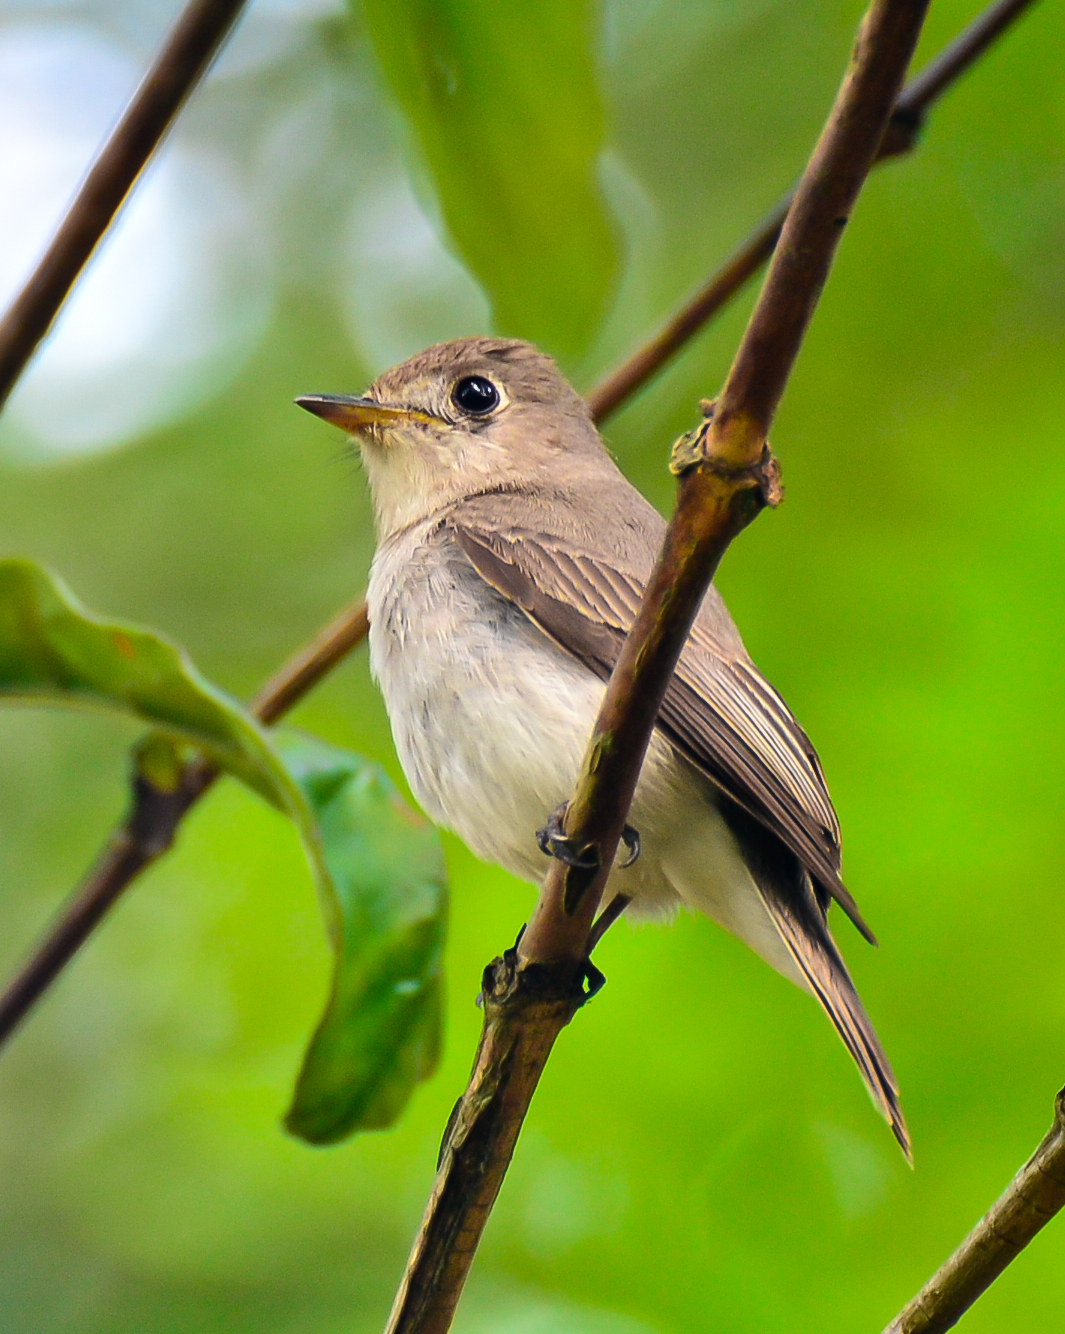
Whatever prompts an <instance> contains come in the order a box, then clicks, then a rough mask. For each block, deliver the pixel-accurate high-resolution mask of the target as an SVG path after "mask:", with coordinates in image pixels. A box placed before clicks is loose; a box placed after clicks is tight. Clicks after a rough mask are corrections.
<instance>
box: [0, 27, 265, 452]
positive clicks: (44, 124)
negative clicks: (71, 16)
mask: <svg viewBox="0 0 1065 1334" xmlns="http://www.w3.org/2000/svg"><path fill="white" fill-rule="evenodd" d="M140 73H141V70H140V68H139V66H138V65H137V63H136V62H135V61H133V60H132V59H131V58H130V57H128V56H127V55H126V54H125V53H124V52H123V51H122V50H121V49H120V48H119V47H117V46H116V45H114V44H113V43H111V42H109V41H108V40H107V39H105V38H104V37H102V36H101V35H100V34H99V33H97V32H94V31H93V30H92V29H91V28H88V27H75V26H68V25H63V26H59V25H55V26H52V25H45V24H41V25H32V26H31V25H18V26H11V27H8V28H7V29H0V199H3V200H4V201H5V202H4V207H3V208H2V210H0V302H2V303H3V304H6V303H7V302H8V301H10V299H11V298H12V297H13V296H14V295H15V293H16V292H17V291H18V289H19V287H20V286H21V284H22V283H23V282H24V281H25V279H26V277H27V276H28V275H29V273H30V272H31V270H32V268H33V265H34V264H35V263H36V261H37V259H38V257H39V256H40V254H41V252H42V250H43V248H44V247H45V245H46V244H47V242H48V240H49V238H50V237H51V234H52V231H53V229H54V228H55V226H56V224H57V223H58V221H59V219H60V218H61V216H62V214H63V211H64V209H65V207H66V205H67V203H68V202H69V200H70V198H71V196H72V194H73V192H74V190H75V188H76V186H77V184H78V181H79V180H80V178H81V177H82V175H83V174H84V171H85V169H86V166H87V165H88V163H89V161H90V160H91V158H92V156H93V154H94V152H95V151H96V149H97V147H98V146H99V144H100V142H101V140H102V139H103V137H104V135H105V134H106V132H107V130H108V129H109V128H110V126H111V125H112V124H113V122H114V120H115V119H116V117H117V115H118V114H119V112H120V110H121V108H122V107H123V105H124V104H125V102H126V100H127V98H128V97H129V95H130V93H131V92H132V90H133V88H134V87H135V86H136V83H137V81H138V78H139V76H140ZM269 308H270V284H269V282H268V272H267V263H266V255H265V248H264V246H263V244H262V241H261V239H260V237H259V234H258V230H257V226H256V220H255V218H254V216H253V212H252V210H251V209H250V207H249V205H248V201H247V199H246V197H245V191H244V188H243V183H242V181H241V180H240V178H239V176H238V174H237V173H236V171H235V169H234V168H233V167H232V165H231V164H229V163H227V162H226V161H225V160H223V159H222V158H220V157H218V156H215V155H213V154H210V153H208V152H206V151H203V150H195V149H191V148H187V147H184V146H182V145H181V144H180V143H172V144H171V145H169V146H168V147H167V148H166V149H164V152H163V154H162V156H161V158H160V159H159V160H158V161H157V162H156V163H155V164H154V165H153V166H152V167H151V168H150V170H149V172H148V174H147V175H146V177H145V178H144V180H143V181H142V182H141V183H140V185H139V187H138V188H137V189H136V191H135V192H134V194H133V195H132V196H131V199H130V202H129V204H128V206H127V207H126V208H125V209H124V210H123V212H122V213H121V214H120V216H119V218H118V220H117V221H116V223H115V225H114V226H113V228H112V230H111V232H110V233H109V235H108V236H107V237H106V238H105V240H104V242H103V244H102V245H101V247H100V249H99V250H98V251H97V254H96V256H95V257H94V259H93V261H92V262H91V263H90V265H89V267H88V269H87V270H86V272H85V274H84V276H83V279H82V280H81V281H80V282H79V284H78V286H77V287H76V289H75V291H74V292H73V294H72V296H71V297H70V299H69V301H68V303H67V306H66V308H65V309H64V311H63V312H62V314H61V315H60V318H59V320H58V322H57V324H56V327H55V329H54V330H53V332H52V334H51V335H50V337H49V339H48V341H47V342H46V344H45V345H44V347H43V348H42V349H41V351H40V352H39V353H38V355H37V357H36V358H35V360H34V362H33V363H32V365H31V366H30V368H29V370H28V371H27V372H26V374H25V375H24V376H23V378H22V380H21V382H20V383H19V386H18V388H17V390H16V392H15V394H14V395H13V396H12V399H11V401H10V404H9V406H8V408H7V411H6V412H5V417H4V427H3V431H2V434H0V447H3V448H4V449H5V450H6V451H7V452H8V453H14V454H17V455H18V456H20V457H22V458H26V459H37V460H47V459H55V458H60V457H64V456H68V455H71V454H82V453H86V452H90V451H93V450H99V449H103V448H108V447H111V446H114V445H117V444H120V443H122V442H124V441H127V440H130V439H132V438H134V437H136V436H138V435H142V434H144V433H145V432H147V431H149V430H152V429H154V428H156V427H159V426H162V425H164V424H166V423H168V422H171V421H174V420H176V419H177V418H179V417H180V416H182V415H183V414H184V413H186V412H188V411H190V410H192V409H194V408H195V407H197V406H199V405H200V404H201V403H203V402H204V401H205V400H206V399H207V398H209V397H210V396H211V395H213V394H214V393H216V392H217V391H218V390H219V389H220V388H221V387H222V386H223V385H224V383H225V382H226V381H227V380H228V379H229V378H231V376H232V375H233V374H234V373H235V372H236V371H237V370H238V369H239V367H240V365H241V364H242V363H243V361H244V360H245V359H246V357H247V356H248V355H249V354H250V352H251V351H252V350H253V348H254V346H255V344H256V342H257V341H258V338H259V336H260V334H261V332H262V330H263V327H264V325H265V321H266V318H267V316H268V314H269Z"/></svg>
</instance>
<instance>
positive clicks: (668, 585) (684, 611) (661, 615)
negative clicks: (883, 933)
mask: <svg viewBox="0 0 1065 1334" xmlns="http://www.w3.org/2000/svg"><path fill="white" fill-rule="evenodd" d="M927 3H928V0H874V3H873V5H872V7H871V9H870V10H869V13H868V14H867V16H866V18H865V19H864V21H863V23H862V26H861V29H860V30H859V35H858V41H857V43H856V46H855V51H854V55H853V57H852V61H851V65H850V68H849V69H848V71H847V74H846V76H845V78H844V80H843V84H842V87H841V88H840V91H839V94H838V96H837V98H836V102H835V105H834V106H833V108H832V112H831V114H830V116H829V119H828V122H827V124H826V126H825V129H824V131H823V133H822V135H821V138H820V140H819V141H818V144H817V147H816V148H815V150H814V153H813V156H812V158H811V160H810V164H809V166H808V167H807V169H806V172H805V173H804V174H803V178H802V180H801V181H800V183H799V186H798V189H797V191H796V195H795V203H794V205H793V207H792V210H791V212H790V214H789V216H788V220H787V222H786V223H785V227H784V231H783V233H782V236H781V241H780V245H779V246H778V248H777V251H776V254H775V256H774V259H773V263H772V265H771V266H770V270H769V274H768V276H767V278H766V281H765V285H764V286H763V288H762V292H761V295H760V297H759V299H758V303H757V305H756V306H755V310H754V313H753V315H752V316H751V320H750V323H749V324H748V326H747V330H746V332H745V334H744V336H743V340H742V341H741V343H740V347H739V350H738V352H737V353H736V358H735V360H734V362H733V364H732V369H731V370H730V372H729V375H728V379H727V380H726V383H725V387H724V389H723V390H722V393H721V397H720V400H719V405H720V406H719V408H718V410H717V411H716V412H715V413H714V415H713V417H712V418H711V417H708V418H707V419H706V420H705V421H704V424H703V427H702V429H701V430H700V432H699V433H698V436H697V437H696V438H695V439H694V440H687V441H686V442H685V444H686V446H687V448H686V450H685V457H684V458H683V460H682V464H683V465H685V466H683V467H682V468H681V469H679V470H681V471H682V472H683V478H682V481H681V486H680V495H679V498H678V501H677V506H676V509H675V511H674V514H673V518H672V519H671V521H670V524H669V527H668V529H667V532H666V537H665V541H664V544H663V547H662V552H661V555H660V556H659V559H658V563H657V565H656V567H655V570H654V573H653V574H652V576H651V579H650V582H649V584H648V588H647V591H646V593H645V595H644V599H643V603H642V605H641V607H640V611H639V613H638V615H637V617H636V621H635V624H634V625H633V627H632V629H631V630H630V632H629V635H628V637H627V638H626V640H625V643H624V645H623V646H622V649H621V652H620V656H619V658H618V661H617V664H616V665H615V667H614V671H613V673H612V675H611V677H610V681H609V683H608V685H607V690H606V695H605V697H604V700H603V705H602V708H601V710H600V713H599V717H598V719H597V720H596V725H595V729H594V731H593V733H592V737H591V740H590V742H589V746H588V751H587V754H586V756H585V761H584V765H583V768H582V772H581V775H580V777H579V779H578V781H577V785H576V788H575V790H574V795H573V798H572V800H571V801H570V803H569V806H568V808H567V811H566V817H565V822H564V823H565V829H566V833H567V835H569V837H570V840H571V842H572V843H573V846H574V847H576V848H579V849H581V852H582V858H584V857H587V856H588V855H589V854H594V859H595V861H596V862H597V864H598V869H597V870H593V871H591V872H589V871H586V870H582V869H580V868H577V867H573V866H570V867H564V866H563V865H562V864H561V863H560V862H557V861H556V862H553V863H552V865H551V868H550V870H549V871H548V874H547V877H546V880H545V883H544V887H543V889H542V890H541V892H540V895H539V897H538V898H537V902H536V907H535V909H534V911H533V915H532V918H531V919H530V922H529V925H528V927H527V928H526V930H525V932H524V934H523V935H522V936H521V938H520V940H519V942H518V944H517V947H516V949H515V950H512V951H509V952H508V953H507V955H505V956H504V957H503V958H502V959H497V960H496V961H495V962H494V963H493V964H492V965H490V966H489V968H488V969H487V970H486V973H485V979H484V988H483V995H484V1003H485V1024H484V1029H483V1032H482V1037H481V1044H480V1047H479V1050H478V1054H477V1059H476V1061H475V1064H474V1073H473V1077H472V1079H471V1081H470V1085H469V1087H468V1088H467V1091H466V1093H465V1094H464V1095H463V1097H462V1099H461V1100H460V1102H459V1105H458V1107H457V1108H456V1112H455V1115H454V1116H453V1117H452V1120H451V1123H450V1125H449V1127H448V1130H447V1132H446V1133H445V1136H444V1144H443V1148H442V1151H441V1161H440V1167H439V1170H438V1172H437V1176H436V1181H435V1184H434V1186H433V1191H432V1194H431V1196H430V1199H429V1203H428V1205H427V1207H426V1212H425V1215H424V1217H423V1219H422V1224H421V1227H420V1228H419V1231H418V1235H417V1237H416V1238H415V1241H414V1247H413V1249H412V1252H411V1256H410V1259H409V1261H408V1263H407V1268H406V1271H405V1273H404V1276H403V1281H402V1284H401V1286H400V1290H399V1292H398V1294H397V1296H396V1301H395V1304H394V1305H393V1308H392V1313H391V1316H390V1318H389V1322H388V1327H387V1334H446V1331H447V1330H448V1329H449V1327H450V1324H451V1319H452V1316H453V1314H454V1310H455V1306H456V1304H457V1302H458V1299H459V1295H460V1293H461V1291H462V1286H463V1283H464V1282H465V1278H466V1275H467V1273H468V1271H469V1267H470V1264H471V1262H472V1259H473V1255H474V1252H475V1250H476V1246H477V1242H478V1240H479V1238H480V1235H481V1232H482V1230H483V1228H484V1225H485V1222H486V1221H487V1218H488V1215H489V1212H490V1211H491V1208H492V1205H493V1203H494V1201H495V1198H496V1195H497V1194H498V1192H499V1188H500V1186H501V1184H502V1181H503V1176H504V1174H505V1172H506V1169H507V1166H508V1165H509V1162H510V1157H511V1154H512V1152H513V1149H514V1144H515V1142H516V1140H517V1136H518V1133H519V1131H520V1129H521V1123H522V1120H523V1119H524V1116H525V1113H526V1110H527V1109H528V1106H529V1101H530V1099H531V1098H532V1094H533V1091H534V1090H535V1087H536V1084H537V1081H538V1079H539V1076H540V1072H541V1071H542V1069H543V1066H544V1064H545V1062H546V1061H547V1058H548V1056H549V1055H550V1052H551V1047H552V1044H553V1042H554V1040H555V1038H556V1036H557V1035H558V1033H559V1032H560V1031H561V1030H562V1028H563V1027H564V1026H565V1024H566V1023H568V1022H569V1020H570V1018H571V1017H572V1016H573V1014H574V1013H575V1012H576V1009H577V1008H578V1006H580V1005H581V1004H582V1002H583V1000H584V999H585V993H584V989H583V980H584V977H585V976H586V974H587V969H588V964H587V944H588V938H589V931H590V929H591V926H592V920H593V915H594V912H595V908H596V906H597V904H598V902H599V899H600V896H601V894H602V890H603V887H604V886H605V884H606V879H607V876H608V875H609V872H610V867H611V865H612V863H613V859H614V854H615V852H616V849H617V845H618V842H619V840H620V837H621V832H622V828H623V826H624V823H625V817H626V814H627V812H628V808H629V803H630V801H631V800H632V794H633V791H634V789H635V787H636V782H637V778H638V776H639V770H640V766H641V764H642V762H643V756H644V752H645V750H646V747H647V743H648V741H649V739H650V736H651V732H652V730H653V728H654V724H655V720H656V718H657V715H658V708H659V705H660V703H661V700H662V697H663V695H664V693H665V690H666V688H667V686H668V683H669V679H670V677H671V676H672V673H673V668H674V667H675V665H676V662H677V659H678V657H679V656H680V652H681V649H682V647H683V645H684V642H685V640H686V639H687V636H688V633H689V631H690V629H691V624H692V621H693V620H694V617H695V614H696V611H697V610H698V607H699V604H700V603H701V601H702V599H703V596H704V595H705V593H706V590H707V588H708V586H709V583H710V580H711V578H712V576H713V573H714V570H715V568H716V566H717V563H718V561H719V560H720V558H721V555H722V554H723V553H724V551H725V550H726V548H727V547H728V544H729V542H731V540H732V539H733V537H735V536H736V534H737V533H738V532H740V531H741V529H742V528H743V527H744V526H745V525H746V524H747V523H749V522H750V521H751V520H752V519H753V518H754V517H755V515H756V514H757V513H758V512H759V511H760V510H761V508H762V507H763V506H764V505H766V504H773V503H775V502H776V500H777V499H778V498H779V488H778V484H777V476H776V465H775V461H774V460H773V459H772V456H771V455H770V453H769V449H768V446H767V445H766V442H765V435H766V432H767V430H768V427H769V423H770V420H771V419H772V416H773V412H774V410H775V408H776V405H777V402H778V400H779V397H780V394H781V392H782V391H783V387H784V384H785V382H786V379H787V377H788V374H789V372H790V370H791V367H792V365H793V364H794V361H795V357H796V355H797V353H798V350H799V346H800V343H801V341H802V336H803V333H804V332H805V328H806V325H807V322H808V321H809V318H810V315H811V313H812V311H813V308H814V305H815V304H816V301H817V298H818V296H819V294H820V291H821V287H822V285H823V283H824V280H825V277H826V275H827V273H828V269H829V266H830V264H831V261H832V257H833V255H834V253H835V249H836V245H837V243H838V240H839V236H840V233H841V231H842V225H841V219H842V220H845V219H846V217H847V216H848V215H849V213H850V210H851V207H852V205H853V203H854V200H855V199H856V198H857V195H858V192H859V190H860V189H861V185H862V182H863V181H864V179H865V176H866V174H867V173H868V171H869V168H870V167H871V166H872V163H873V159H874V157H875V155H876V151H877V147H878V145H879V143H880V139H881V136H882V135H883V132H884V127H885V126H886V124H887V120H888V116H889V115H890V113H891V109H892V106H893V104H894V101H895V97H896V95H897V94H898V91H899V88H900V87H901V84H902V79H903V75H904V74H905V72H906V66H907V65H908V64H909V61H910V58H911V56H912V54H913V49H914V46H915V45H916V42H917V37H918V34H919V32H920V30H921V23H922V20H923V18H924V14H925V10H926V8H927Z"/></svg>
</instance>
